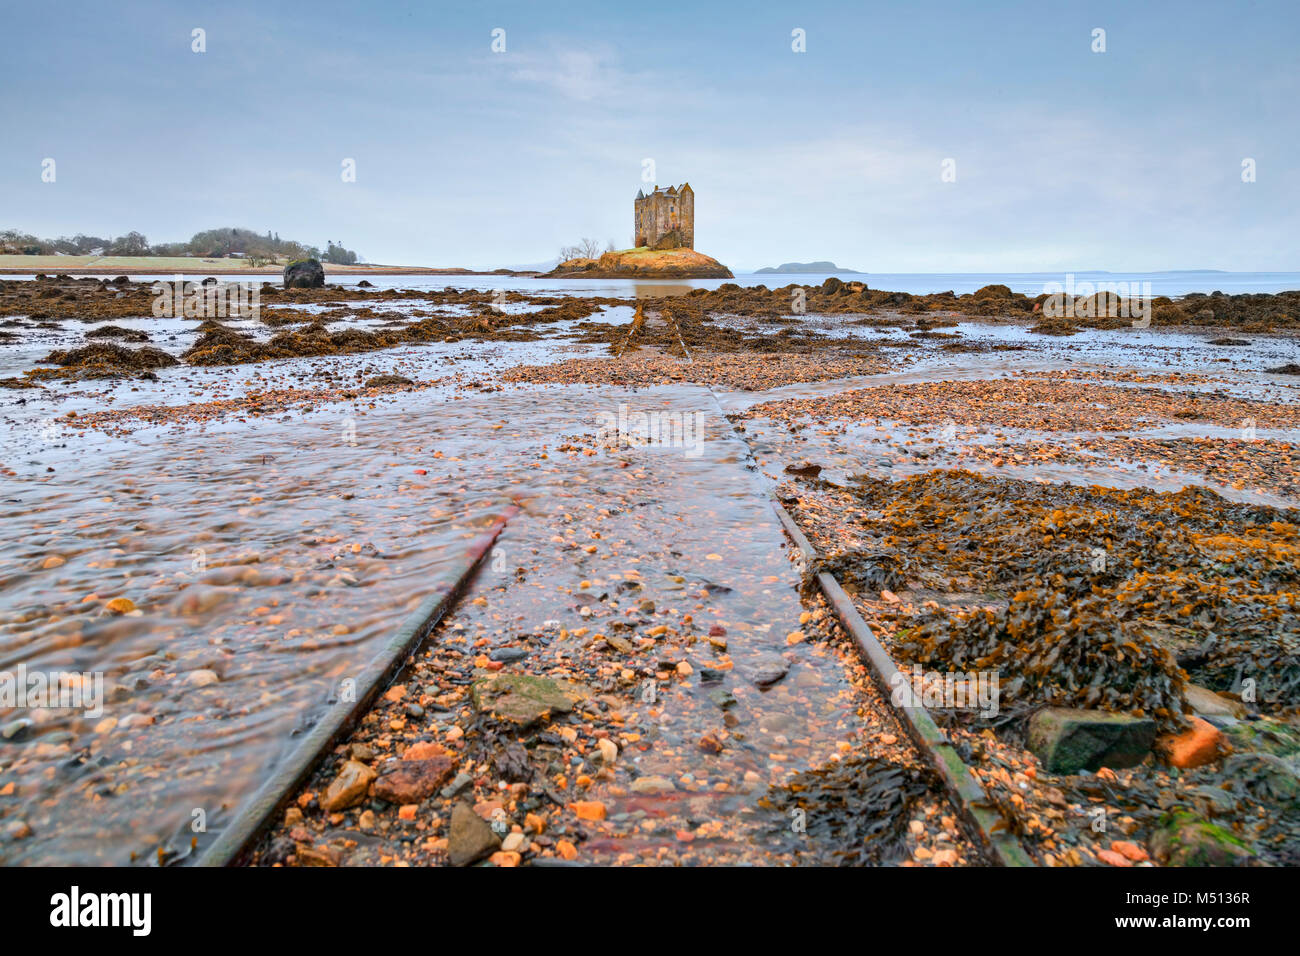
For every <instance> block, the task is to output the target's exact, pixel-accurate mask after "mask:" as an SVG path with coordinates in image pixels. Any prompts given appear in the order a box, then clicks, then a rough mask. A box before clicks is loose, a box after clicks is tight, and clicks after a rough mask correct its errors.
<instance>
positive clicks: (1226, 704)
mask: <svg viewBox="0 0 1300 956" xmlns="http://www.w3.org/2000/svg"><path fill="white" fill-rule="evenodd" d="M1183 700H1185V701H1186V702H1187V706H1188V707H1190V708H1191V709H1192V710H1194V711H1196V712H1197V713H1198V714H1200V715H1201V716H1203V717H1236V718H1237V719H1238V720H1242V719H1244V718H1245V716H1246V707H1245V705H1244V704H1242V703H1240V702H1238V701H1235V700H1232V699H1231V698H1228V697H1222V696H1220V695H1218V694H1216V693H1215V692H1214V691H1212V690H1210V689H1209V688H1208V687H1200V686H1198V685H1196V684H1188V685H1187V686H1186V687H1184V688H1183Z"/></svg>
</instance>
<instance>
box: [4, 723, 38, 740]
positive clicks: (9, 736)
mask: <svg viewBox="0 0 1300 956" xmlns="http://www.w3.org/2000/svg"><path fill="white" fill-rule="evenodd" d="M31 726H32V721H31V718H29V717H19V718H18V719H17V720H11V721H9V723H7V724H5V725H4V726H3V727H0V737H4V739H5V740H14V741H18V740H23V739H25V738H26V737H27V732H28V730H30V729H31Z"/></svg>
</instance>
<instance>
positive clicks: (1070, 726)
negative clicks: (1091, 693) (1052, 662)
mask: <svg viewBox="0 0 1300 956" xmlns="http://www.w3.org/2000/svg"><path fill="white" fill-rule="evenodd" d="M1155 739H1156V724H1155V721H1154V720H1151V719H1149V718H1146V717H1133V716H1131V715H1129V714H1114V713H1110V712H1109V711H1104V710H1077V709H1074V708H1070V707H1048V708H1046V709H1044V710H1040V711H1039V712H1038V713H1036V714H1034V716H1033V717H1031V718H1030V720H1029V734H1028V744H1029V749H1030V750H1031V751H1032V752H1033V753H1034V755H1035V756H1037V757H1038V759H1039V760H1041V761H1042V762H1043V766H1044V768H1046V770H1047V771H1048V772H1049V773H1063V774H1070V773H1078V772H1079V771H1080V770H1089V771H1097V770H1100V769H1101V768H1102V767H1110V768H1111V769H1120V768H1124V767H1136V766H1137V765H1138V764H1140V763H1141V762H1142V761H1143V760H1144V759H1145V758H1146V755H1147V754H1148V753H1150V752H1151V746H1152V744H1154V743H1155Z"/></svg>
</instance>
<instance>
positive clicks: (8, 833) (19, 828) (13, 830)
mask: <svg viewBox="0 0 1300 956" xmlns="http://www.w3.org/2000/svg"><path fill="white" fill-rule="evenodd" d="M31 835H32V828H31V827H30V826H28V825H27V821H26V820H6V821H5V839H7V840H26V839H27V838H28V837H29V836H31Z"/></svg>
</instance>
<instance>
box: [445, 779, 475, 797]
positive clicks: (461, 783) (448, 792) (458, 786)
mask: <svg viewBox="0 0 1300 956" xmlns="http://www.w3.org/2000/svg"><path fill="white" fill-rule="evenodd" d="M473 782H474V777H473V776H472V775H470V774H467V773H458V774H456V777H455V779H454V780H452V782H451V783H449V784H447V786H445V787H443V788H442V797H443V799H444V800H450V799H451V798H452V797H454V796H456V795H457V794H458V793H460V792H461V791H462V790H464V789H465V788H466V787H468V786H469V785H470V784H471V783H473Z"/></svg>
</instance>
